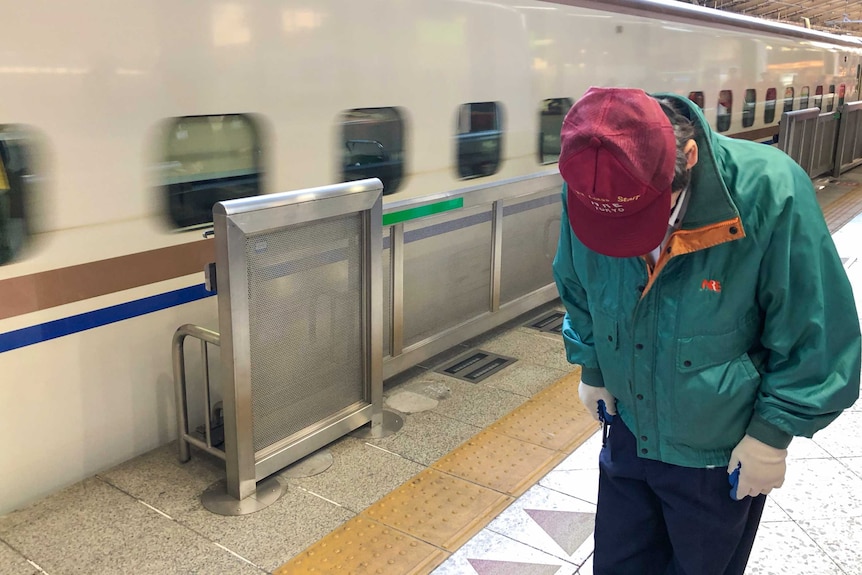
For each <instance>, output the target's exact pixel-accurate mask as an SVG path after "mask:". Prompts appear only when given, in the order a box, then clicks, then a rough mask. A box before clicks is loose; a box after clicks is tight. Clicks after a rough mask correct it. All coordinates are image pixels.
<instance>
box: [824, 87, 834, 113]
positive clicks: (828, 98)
mask: <svg viewBox="0 0 862 575" xmlns="http://www.w3.org/2000/svg"><path fill="white" fill-rule="evenodd" d="M834 107H835V84H830V85H829V94H828V95H827V96H826V111H827V112H831V111H832V108H834Z"/></svg>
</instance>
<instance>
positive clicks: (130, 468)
mask: <svg viewBox="0 0 862 575" xmlns="http://www.w3.org/2000/svg"><path fill="white" fill-rule="evenodd" d="M815 185H816V187H818V188H820V189H819V191H818V199H819V200H820V203H821V207H822V208H823V209H824V214H826V216H827V221H829V222H830V225H831V226H833V227H832V228H831V229H833V230H834V239H835V242H836V245H837V246H838V250H839V253H840V255H841V256H842V258H845V259H846V263H845V265H846V266H847V270H848V274H849V276H850V278H851V281H852V283H853V286H854V290H855V293H856V302H857V310H859V311H860V312H862V217H860V216H858V214H859V212H862V173H860V171H858V170H857V172H855V173H850V174H846V175H844V176H842V178H841V179H840V180H838V181H830V180H823V181H818V182H815ZM842 220H843V221H842ZM555 307H556V309H559V308H558V306H553V305H552V306H548V308H547V309H546V310H537V311H536V312H535V313H534V314H530V316H529V317H524V318H521V319H520V320H519V321H517V322H512V323H510V324H509V325H507V326H504V327H503V328H501V329H499V330H496V331H494V332H492V333H489V334H486V335H485V336H483V337H481V338H477V339H476V340H474V341H471V342H467V343H466V344H465V345H463V346H459V347H458V348H456V349H454V350H452V351H451V352H449V353H447V354H445V355H444V356H442V357H438V358H435V359H434V360H431V361H429V362H428V364H427V365H423V366H420V367H417V368H415V369H413V370H411V371H409V372H408V373H406V374H402V375H401V376H399V377H398V378H396V379H394V380H392V381H387V382H386V387H385V396H386V401H387V409H398V410H400V413H402V415H403V418H404V428H403V429H402V431H400V432H399V433H397V434H395V435H393V436H391V437H388V438H385V439H378V440H363V439H359V438H356V437H352V436H348V437H344V438H342V439H341V440H339V441H337V442H335V443H333V444H332V445H330V446H329V447H328V448H327V449H326V450H322V452H320V453H318V454H316V455H315V456H313V457H312V458H310V460H309V461H307V462H305V463H304V464H302V465H297V466H293V467H292V468H289V469H288V470H286V471H285V472H283V473H282V474H280V475H279V477H280V481H282V482H283V483H284V484H285V485H286V488H287V492H286V495H285V496H284V497H283V498H282V499H280V500H279V501H278V502H276V503H275V504H273V505H272V506H271V507H268V508H266V509H264V510H262V511H260V512H258V513H255V514H252V515H247V516H243V517H223V516H219V515H214V514H212V513H210V512H209V511H207V510H206V509H204V508H203V507H202V505H201V504H200V501H199V496H200V494H201V493H202V492H203V491H204V490H205V489H206V488H207V487H209V486H210V485H212V484H213V483H215V482H217V481H218V480H220V479H222V478H223V477H224V471H223V465H222V463H221V462H220V461H219V460H217V459H215V458H212V457H211V456H208V455H206V454H203V453H200V452H198V451H194V450H193V458H192V461H191V462H190V463H188V464H185V465H181V464H179V463H178V462H177V460H176V444H175V443H171V444H169V445H166V446H163V447H161V448H159V449H156V450H154V451H152V452H150V453H147V454H145V455H142V456H141V457H138V458H136V459H134V460H131V461H129V462H126V463H124V464H123V465H120V466H118V467H116V468H113V469H109V470H106V471H104V472H102V473H100V474H98V475H96V476H95V477H92V478H90V479H87V480H85V481H83V482H81V483H78V484H76V485H74V486H71V487H69V488H67V489H65V490H63V491H61V492H59V493H56V494H54V495H52V496H50V497H47V498H45V499H43V500H41V501H38V502H36V503H34V504H32V505H30V506H28V507H26V508H24V509H22V510H19V511H15V512H13V513H10V514H8V515H6V516H3V517H0V575H33V574H36V573H48V574H50V575H58V574H77V573H86V574H101V573H137V574H149V573H153V574H174V573H195V574H198V573H238V574H250V575H251V574H261V573H278V574H285V575H286V574H290V575H302V574H304V573H318V574H319V573H339V574H347V573H357V574H358V573H363V574H365V573H381V574H385V575H402V574H408V573H415V574H417V575H418V574H427V573H432V572H433V573H434V574H435V575H454V574H458V575H461V574H464V575H515V574H517V575H552V574H555V575H570V574H574V573H582V574H588V573H592V569H591V554H592V524H593V518H594V513H595V500H596V490H597V484H598V473H597V457H598V448H599V438H598V436H597V435H596V434H595V431H596V426H595V424H594V423H593V422H592V420H591V419H590V418H589V416H588V415H587V414H586V413H585V412H584V411H583V409H582V408H581V407H580V406H579V404H578V402H577V393H576V387H577V381H578V377H577V375H578V374H577V372H576V371H572V369H571V366H570V365H568V364H567V363H566V361H565V358H564V356H563V353H562V343H561V342H560V341H559V336H556V335H549V334H544V333H540V332H537V331H535V330H533V329H530V328H528V327H525V326H524V325H523V324H524V323H526V320H527V319H530V318H532V317H538V316H539V315H540V312H542V311H548V310H551V309H554V308H555ZM473 347H480V348H481V349H483V350H487V351H491V352H494V353H499V354H501V355H506V356H512V357H516V358H518V361H517V362H516V363H515V364H513V365H511V366H509V367H507V368H505V369H503V370H502V371H501V372H499V373H498V374H496V375H494V376H492V377H490V378H488V379H486V380H484V381H482V382H480V383H466V382H463V381H461V380H458V379H455V378H452V377H449V376H447V375H443V374H439V373H435V372H434V371H433V368H434V367H436V366H438V365H440V364H442V363H444V362H446V361H447V360H450V359H452V358H454V357H456V356H457V355H458V354H460V353H462V352H464V351H467V350H468V349H471V348H473ZM860 430H862V402H857V404H856V405H855V406H854V408H853V409H852V410H849V411H847V412H845V413H844V414H843V415H842V416H841V417H840V418H839V419H838V420H837V421H836V422H835V423H833V424H832V425H831V426H830V427H828V428H827V429H826V430H824V431H822V432H820V433H818V434H817V435H816V436H815V438H814V439H813V440H808V439H803V438H796V439H795V440H794V441H793V443H792V444H791V448H790V460H789V461H788V472H787V479H786V481H785V484H784V486H783V487H782V488H781V489H780V490H776V491H775V492H773V494H771V495H770V496H769V501H768V505H767V508H766V515H765V517H764V521H763V523H762V525H761V529H760V533H759V535H758V538H757V541H756V543H755V548H754V552H753V555H752V560H751V563H750V566H749V569H748V571H747V573H750V574H772V573H775V574H779V573H780V574H791V575H792V574H800V575H801V574H806V575H808V574H811V575H814V574H817V575H821V574H824V575H831V574H835V575H839V574H840V575H851V574H855V575H862V552H860V550H859V548H860V542H862V433H860ZM330 463H331V465H330ZM4 472H8V471H6V470H4Z"/></svg>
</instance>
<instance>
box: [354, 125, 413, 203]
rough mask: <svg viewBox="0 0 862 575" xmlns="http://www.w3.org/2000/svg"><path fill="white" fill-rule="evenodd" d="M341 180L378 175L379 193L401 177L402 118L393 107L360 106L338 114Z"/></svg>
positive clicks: (395, 188) (396, 185)
mask: <svg viewBox="0 0 862 575" xmlns="http://www.w3.org/2000/svg"><path fill="white" fill-rule="evenodd" d="M341 138H342V141H343V142H344V149H343V150H342V153H343V161H342V163H341V165H342V173H341V180H342V181H343V182H350V181H353V180H363V179H365V178H379V179H380V181H381V182H382V183H383V195H386V194H393V193H395V192H396V191H398V188H399V187H400V186H401V181H402V180H403V179H404V120H403V119H402V117H401V112H399V111H398V109H397V108H360V109H356V110H348V111H346V112H344V113H343V114H342V116H341Z"/></svg>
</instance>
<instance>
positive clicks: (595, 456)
mask: <svg viewBox="0 0 862 575" xmlns="http://www.w3.org/2000/svg"><path fill="white" fill-rule="evenodd" d="M601 450H602V434H601V433H600V430H599V424H598V423H596V433H594V434H593V435H591V436H590V438H589V439H587V440H586V441H585V442H583V443H582V444H581V445H580V446H579V447H578V448H577V449H576V450H575V451H574V452H573V453H572V454H571V455H569V456H568V457H567V458H565V459H564V460H563V461H562V462H561V463H560V464H559V465H558V466H557V467H556V471H574V470H577V469H592V470H595V471H596V473H598V469H599V452H600V451H601Z"/></svg>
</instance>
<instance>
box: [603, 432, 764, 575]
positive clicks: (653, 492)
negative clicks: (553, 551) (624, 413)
mask: <svg viewBox="0 0 862 575" xmlns="http://www.w3.org/2000/svg"><path fill="white" fill-rule="evenodd" d="M729 492H730V484H729V483H728V481H727V469H726V468H724V467H720V468H715V469H702V468H701V469H697V468H690V467H680V466H677V465H670V464H668V463H662V462H660V461H653V460H650V459H640V458H638V456H637V444H636V441H635V438H634V436H633V435H632V433H631V432H630V431H629V430H628V428H627V427H626V426H625V424H623V422H622V419H621V418H619V417H617V418H616V420H615V421H614V424H613V425H611V426H610V435H609V437H608V440H607V443H606V445H605V446H604V447H603V448H602V452H601V455H600V457H599V502H598V510H597V513H596V531H595V542H596V550H595V556H594V558H593V573H594V574H595V575H742V574H743V572H744V571H745V565H746V563H747V562H748V556H749V555H750V554H751V546H752V544H753V543H754V535H755V534H756V533H757V526H758V525H759V523H760V516H761V515H762V513H763V506H764V504H765V503H766V496H765V495H761V496H759V497H756V498H753V499H752V498H751V497H746V498H745V499H743V500H742V501H735V500H733V499H731V498H730V495H729Z"/></svg>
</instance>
